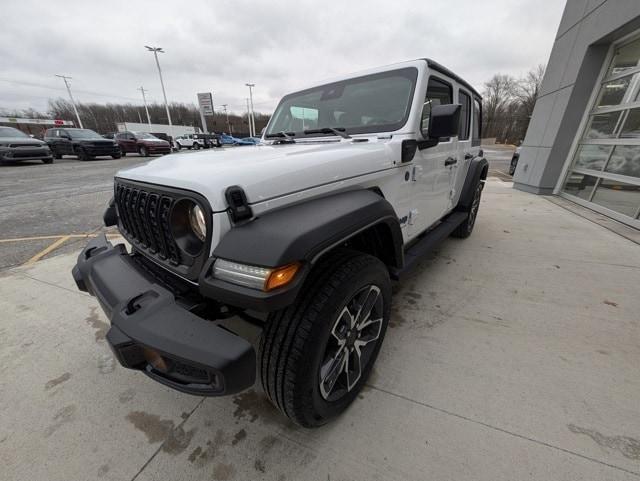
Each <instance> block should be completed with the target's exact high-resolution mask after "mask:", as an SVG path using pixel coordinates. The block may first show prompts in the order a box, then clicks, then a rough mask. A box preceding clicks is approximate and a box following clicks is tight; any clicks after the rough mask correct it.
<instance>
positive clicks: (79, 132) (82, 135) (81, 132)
mask: <svg viewBox="0 0 640 481" xmlns="http://www.w3.org/2000/svg"><path fill="white" fill-rule="evenodd" d="M67 133H68V134H69V135H71V137H72V138H74V139H100V140H104V137H103V136H102V135H100V134H99V133H97V132H94V131H93V130H89V129H74V130H67Z"/></svg>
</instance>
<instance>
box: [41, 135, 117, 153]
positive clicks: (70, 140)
mask: <svg viewBox="0 0 640 481" xmlns="http://www.w3.org/2000/svg"><path fill="white" fill-rule="evenodd" d="M44 140H45V142H47V144H49V147H50V148H51V152H52V153H53V156H54V157H55V158H56V159H61V158H62V156H63V155H76V156H77V157H78V159H80V160H90V159H92V158H94V157H97V156H100V155H109V156H111V157H113V158H114V159H119V158H120V157H121V155H122V154H121V152H120V147H119V146H118V144H117V143H116V142H115V141H113V140H109V139H105V138H104V137H102V136H101V135H100V134H98V133H97V132H94V131H93V130H89V129H66V128H65V129H57V128H56V129H49V130H47V131H46V132H45V134H44Z"/></svg>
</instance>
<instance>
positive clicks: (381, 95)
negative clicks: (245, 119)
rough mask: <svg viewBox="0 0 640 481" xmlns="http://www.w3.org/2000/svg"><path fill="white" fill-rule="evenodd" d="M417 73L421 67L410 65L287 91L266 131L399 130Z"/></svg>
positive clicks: (404, 119) (272, 132)
mask: <svg viewBox="0 0 640 481" xmlns="http://www.w3.org/2000/svg"><path fill="white" fill-rule="evenodd" d="M417 76H418V70H417V69H416V68H414V67H409V68H404V69H399V70H392V71H389V72H382V73H379V74H373V75H366V76H364V77H357V78H352V79H348V80H342V81H340V82H335V83H332V84H327V85H322V86H320V87H314V88H311V89H308V90H304V91H302V92H296V93H293V94H290V95H287V96H285V97H284V98H283V99H282V100H281V101H280V104H279V105H278V107H277V108H276V111H275V112H274V114H273V118H272V121H271V122H269V127H268V129H267V131H266V135H267V136H269V135H272V134H278V133H279V132H287V133H293V134H295V135H296V136H298V135H300V136H304V135H305V134H304V131H305V130H313V129H322V128H326V127H333V128H344V129H345V131H346V132H347V133H350V134H360V133H368V132H384V131H391V130H397V129H399V128H400V127H402V126H403V125H404V124H405V122H406V121H407V118H408V117H409V111H410V109H411V99H412V97H413V92H414V89H415V85H416V78H417ZM314 135H334V134H333V133H329V134H327V133H314Z"/></svg>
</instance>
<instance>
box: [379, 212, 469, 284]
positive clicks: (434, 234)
mask: <svg viewBox="0 0 640 481" xmlns="http://www.w3.org/2000/svg"><path fill="white" fill-rule="evenodd" d="M466 218H467V213H466V212H453V213H452V214H451V215H449V216H448V217H447V218H446V219H444V220H443V221H442V222H440V224H438V226H436V227H435V228H433V229H432V230H430V231H429V232H427V233H426V234H425V235H424V237H423V238H422V239H420V240H418V241H417V242H416V243H415V244H412V245H411V246H410V247H409V248H408V249H407V250H406V251H404V266H403V267H402V269H397V268H392V269H390V270H389V275H390V276H391V279H393V280H396V281H397V280H399V279H400V277H402V276H403V275H404V274H406V273H407V272H409V271H410V270H411V269H413V268H414V267H415V266H416V264H417V263H418V262H419V261H420V260H421V259H422V258H423V257H424V255H425V254H427V253H429V252H431V251H432V250H433V249H435V248H436V247H437V246H438V245H439V244H440V242H442V241H443V240H445V239H446V238H447V237H449V234H451V233H452V232H453V231H454V230H455V229H456V227H458V226H459V225H460V224H462V223H463V222H464V221H465V219H466Z"/></svg>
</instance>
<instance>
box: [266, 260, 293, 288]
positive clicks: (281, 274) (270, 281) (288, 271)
mask: <svg viewBox="0 0 640 481" xmlns="http://www.w3.org/2000/svg"><path fill="white" fill-rule="evenodd" d="M298 270H300V263H299V262H295V263H293V264H288V265H286V266H283V267H278V268H276V269H274V270H272V271H271V274H269V277H267V280H266V281H265V283H264V290H265V291H271V290H273V289H276V288H277V287H282V286H285V285H287V284H289V283H290V282H291V281H292V280H293V278H294V277H295V275H296V273H297V272H298Z"/></svg>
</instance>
